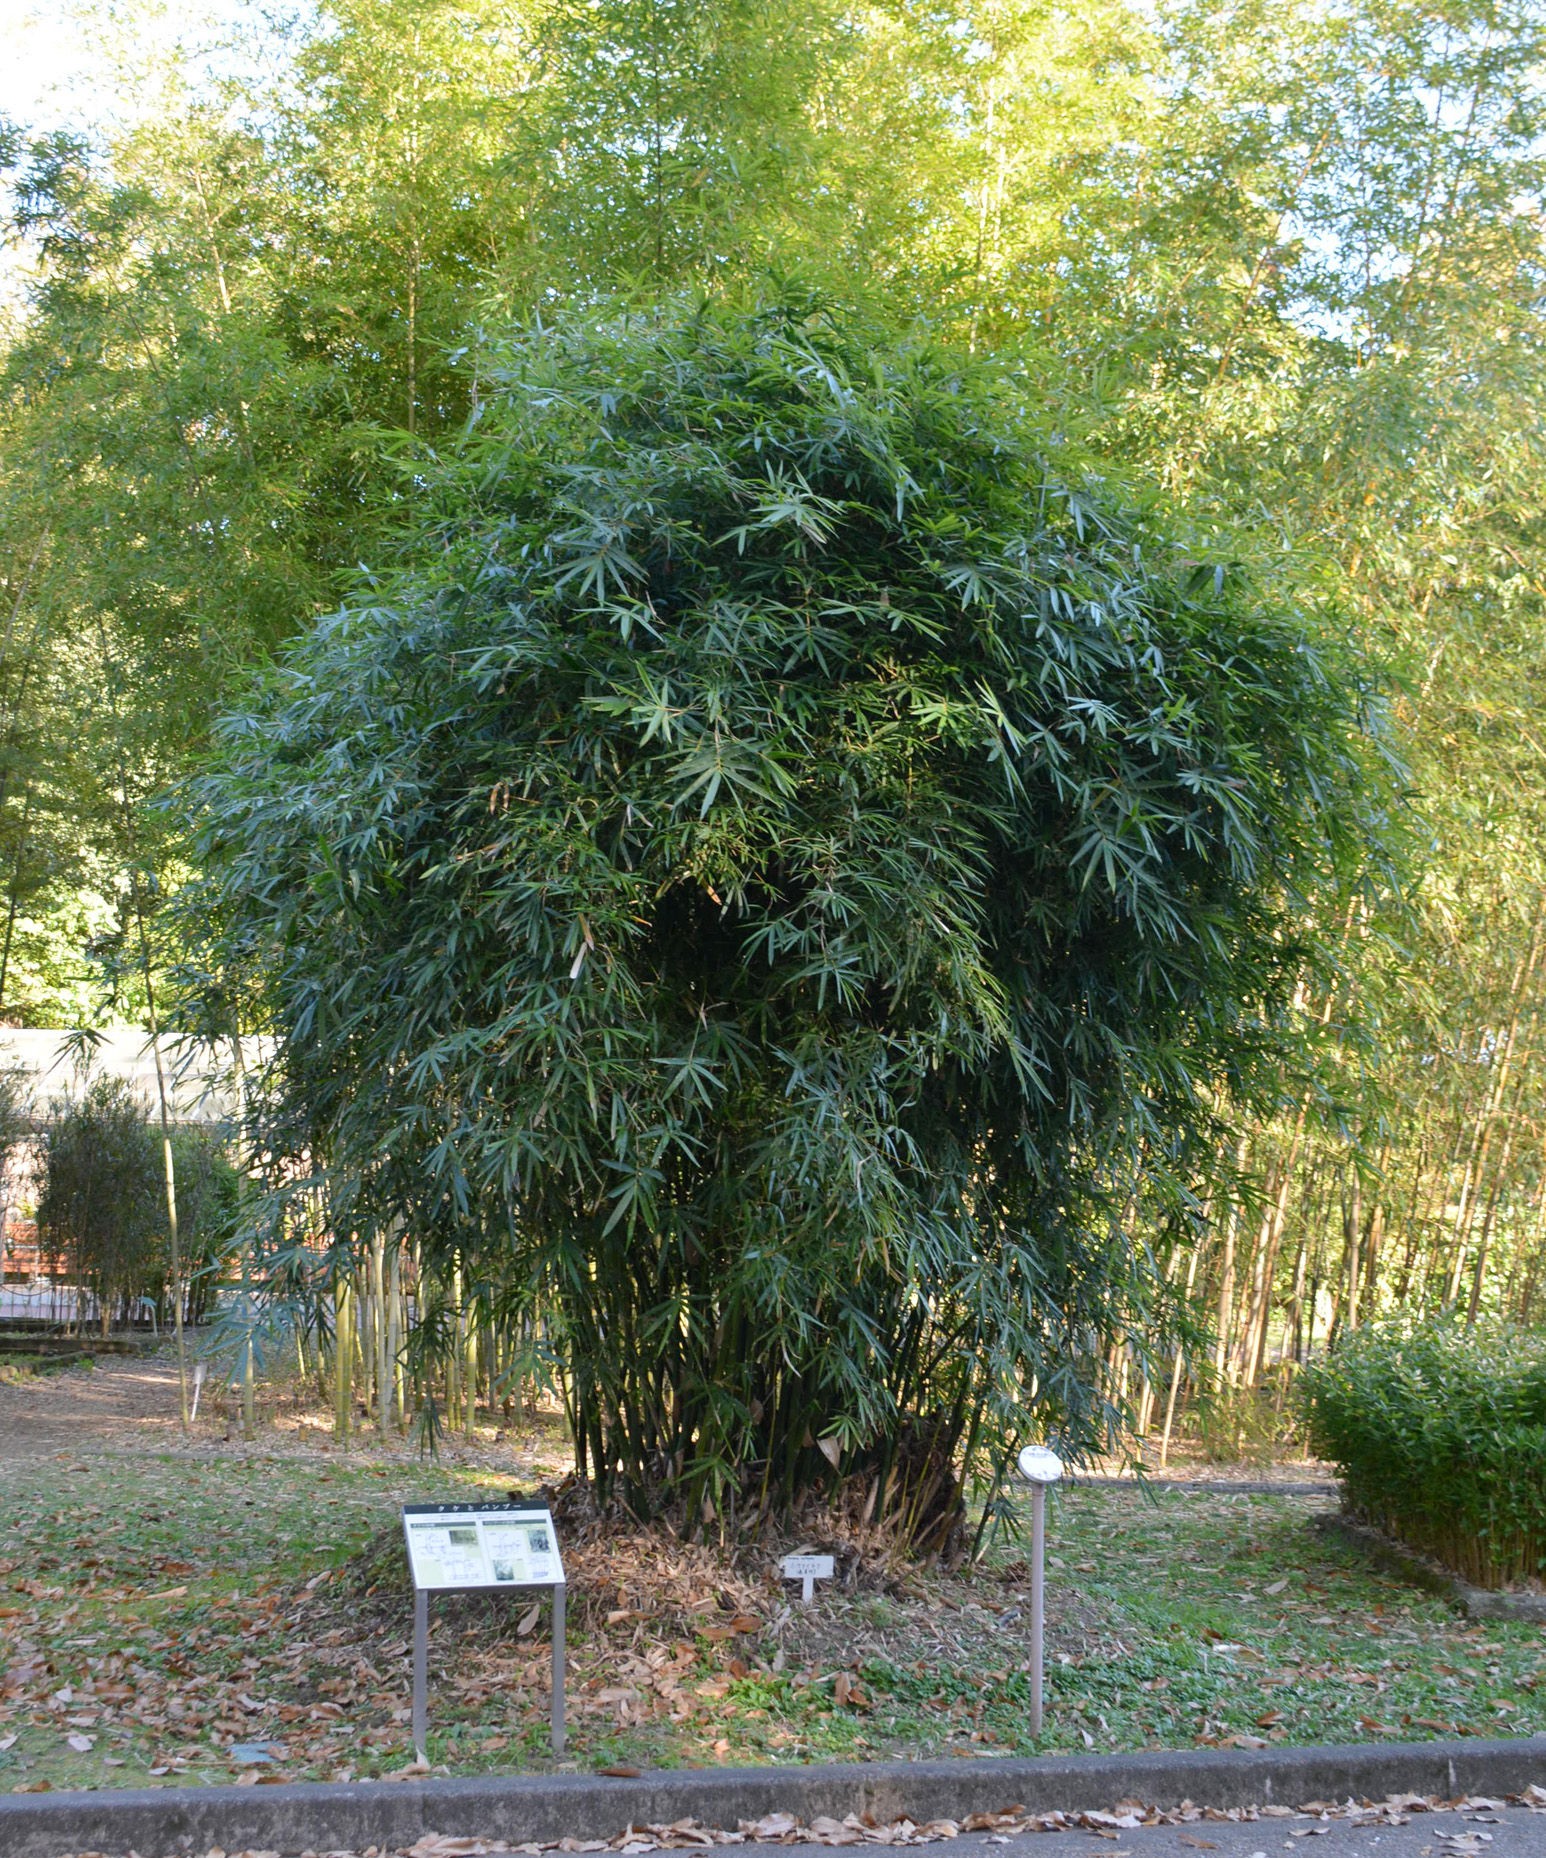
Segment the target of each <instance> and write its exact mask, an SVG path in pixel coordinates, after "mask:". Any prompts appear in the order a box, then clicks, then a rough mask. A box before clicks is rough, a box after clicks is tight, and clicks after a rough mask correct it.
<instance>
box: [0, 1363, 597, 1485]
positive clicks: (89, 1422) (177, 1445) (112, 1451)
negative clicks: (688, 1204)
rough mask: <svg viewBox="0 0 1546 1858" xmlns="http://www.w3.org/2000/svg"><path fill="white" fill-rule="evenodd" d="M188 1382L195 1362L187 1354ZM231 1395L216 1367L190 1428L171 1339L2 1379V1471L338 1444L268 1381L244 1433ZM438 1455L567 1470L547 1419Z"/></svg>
mask: <svg viewBox="0 0 1546 1858" xmlns="http://www.w3.org/2000/svg"><path fill="white" fill-rule="evenodd" d="M189 1366H190V1388H191V1370H192V1363H191V1361H190V1364H189ZM235 1414H236V1401H235V1396H234V1395H233V1396H232V1397H231V1399H230V1400H229V1402H228V1403H227V1402H223V1401H222V1397H221V1389H220V1385H219V1383H218V1381H217V1380H216V1379H215V1378H214V1377H213V1376H211V1377H210V1379H209V1380H208V1381H206V1383H205V1386H204V1389H203V1392H202V1394H201V1396H200V1399H199V1411H198V1416H197V1418H196V1420H195V1422H194V1424H193V1426H192V1427H191V1428H190V1430H189V1432H188V1433H187V1434H186V1435H185V1434H184V1433H183V1430H182V1427H181V1424H180V1423H179V1418H178V1398H177V1360H176V1357H175V1355H174V1354H173V1353H172V1350H171V1349H170V1348H169V1347H168V1348H165V1349H163V1350H161V1351H160V1353H158V1354H154V1355H144V1356H137V1357H136V1356H119V1355H111V1356H99V1357H98V1359H97V1362H96V1364H95V1366H92V1367H77V1368H66V1369H63V1370H62V1371H60V1372H59V1373H56V1374H41V1375H38V1376H37V1377H35V1378H34V1379H30V1380H23V1381H20V1382H16V1383H4V1382H0V1474H3V1472H4V1470H5V1467H6V1466H7V1465H16V1466H18V1467H20V1466H23V1465H26V1464H29V1463H35V1462H36V1461H37V1460H39V1459H42V1458H49V1457H65V1456H68V1457H72V1458H97V1457H103V1456H116V1455H119V1454H125V1453H134V1454H139V1453H144V1452H145V1451H147V1450H149V1451H153V1452H162V1453H174V1454H189V1455H192V1456H195V1457H207V1456H210V1455H212V1454H218V1455H219V1456H220V1457H222V1458H242V1457H251V1456H259V1457H265V1458H272V1457H276V1456H278V1457H305V1458H311V1457H315V1456H316V1455H317V1454H318V1453H319V1452H321V1453H323V1454H325V1455H326V1454H331V1453H332V1452H333V1451H334V1450H335V1449H336V1447H335V1445H334V1441H333V1434H332V1415H331V1413H330V1412H323V1411H322V1410H321V1409H320V1408H315V1407H312V1406H310V1405H304V1404H298V1403H297V1402H296V1401H295V1400H293V1399H292V1398H290V1397H288V1395H286V1396H284V1397H280V1396H278V1395H276V1391H275V1390H274V1389H272V1388H269V1387H265V1388H263V1389H262V1391H261V1393H260V1418H259V1426H258V1436H257V1438H256V1440H254V1441H253V1442H251V1443H248V1442H246V1441H244V1440H243V1439H242V1437H241V1432H240V1428H239V1425H238V1423H237V1421H236V1417H235ZM350 1450H351V1454H352V1455H355V1456H361V1457H365V1458H368V1459H369V1460H371V1461H372V1462H377V1461H381V1462H385V1461H388V1460H393V1459H399V1458H402V1459H415V1460H416V1459H417V1458H418V1456H419V1453H418V1448H417V1446H416V1445H415V1444H413V1443H412V1442H411V1441H409V1440H407V1439H402V1438H398V1437H397V1436H395V1435H393V1436H391V1437H388V1438H386V1439H383V1438H381V1437H380V1436H379V1435H378V1434H377V1433H376V1432H375V1431H374V1429H373V1428H372V1427H371V1426H370V1425H369V1424H368V1422H363V1421H362V1423H361V1428H360V1433H359V1435H358V1436H357V1438H356V1439H355V1440H353V1441H352V1442H351V1447H350ZM438 1462H439V1463H441V1464H443V1465H450V1466H463V1467H470V1468H474V1469H482V1470H496V1471H499V1472H509V1473H510V1474H511V1475H512V1476H526V1477H528V1478H530V1477H532V1476H538V1477H544V1476H549V1475H552V1474H554V1473H555V1472H556V1471H561V1470H562V1469H563V1467H564V1465H565V1464H566V1463H567V1450H566V1449H565V1448H564V1447H563V1445H562V1442H561V1441H560V1440H558V1439H557V1436H556V1434H555V1432H554V1428H553V1427H552V1426H551V1425H542V1424H540V1423H539V1424H538V1425H537V1426H536V1427H534V1428H533V1429H532V1431H531V1434H530V1436H526V1435H524V1434H523V1435H522V1436H521V1437H519V1438H517V1437H513V1436H510V1435H507V1434H504V1433H499V1432H496V1431H495V1430H494V1429H493V1428H492V1427H489V1426H483V1427H480V1428H479V1436H478V1437H477V1438H476V1439H475V1440H473V1441H468V1440H466V1439H464V1438H462V1437H460V1436H457V1435H451V1436H449V1437H447V1438H445V1439H444V1440H443V1441H442V1444H441V1447H440V1451H439V1459H438Z"/></svg>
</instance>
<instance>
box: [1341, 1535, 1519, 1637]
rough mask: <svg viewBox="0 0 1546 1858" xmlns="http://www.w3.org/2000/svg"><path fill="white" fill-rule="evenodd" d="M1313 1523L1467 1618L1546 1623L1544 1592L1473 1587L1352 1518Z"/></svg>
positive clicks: (1426, 1557)
mask: <svg viewBox="0 0 1546 1858" xmlns="http://www.w3.org/2000/svg"><path fill="white" fill-rule="evenodd" d="M1313 1522H1314V1526H1315V1527H1316V1528H1317V1529H1322V1530H1324V1531H1325V1532H1326V1534H1327V1535H1339V1536H1341V1537H1342V1539H1343V1541H1345V1542H1351V1543H1352V1544H1353V1545H1354V1547H1355V1548H1359V1549H1361V1550H1362V1551H1363V1552H1364V1554H1366V1555H1367V1556H1368V1557H1369V1559H1370V1560H1371V1561H1372V1562H1374V1563H1375V1565H1376V1566H1377V1567H1381V1568H1384V1569H1385V1570H1386V1571H1387V1572H1388V1573H1391V1574H1395V1575H1397V1576H1399V1577H1400V1578H1401V1579H1402V1580H1405V1581H1410V1582H1411V1583H1412V1585H1413V1586H1414V1587H1421V1588H1424V1589H1425V1590H1426V1591H1427V1592H1428V1593H1433V1594H1437V1595H1438V1596H1439V1598H1440V1599H1441V1600H1448V1601H1449V1602H1450V1604H1451V1605H1452V1606H1457V1607H1459V1609H1460V1611H1461V1612H1462V1613H1464V1614H1465V1616H1466V1618H1467V1619H1526V1620H1546V1593H1498V1592H1495V1591H1494V1590H1493V1589H1492V1588H1490V1587H1473V1586H1472V1585H1471V1583H1470V1582H1469V1581H1463V1580H1462V1579H1461V1578H1460V1576H1459V1575H1458V1574H1451V1573H1450V1571H1449V1569H1448V1568H1445V1567H1441V1566H1440V1565H1439V1563H1438V1562H1436V1561H1433V1560H1431V1559H1430V1558H1429V1557H1428V1556H1427V1555H1420V1554H1418V1553H1417V1551H1416V1550H1415V1549H1411V1548H1407V1547H1405V1546H1403V1544H1401V1543H1400V1542H1393V1541H1392V1540H1391V1539H1390V1537H1389V1536H1388V1535H1385V1534H1382V1532H1381V1531H1380V1530H1378V1529H1371V1528H1370V1527H1369V1525H1368V1524H1367V1523H1360V1522H1354V1520H1353V1519H1352V1517H1351V1516H1338V1515H1331V1516H1317V1517H1315V1518H1314V1519H1313Z"/></svg>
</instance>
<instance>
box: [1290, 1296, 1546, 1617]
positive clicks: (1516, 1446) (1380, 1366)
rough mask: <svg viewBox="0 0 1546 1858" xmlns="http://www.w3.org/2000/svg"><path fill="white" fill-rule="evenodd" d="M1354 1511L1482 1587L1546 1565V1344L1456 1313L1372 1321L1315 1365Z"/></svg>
mask: <svg viewBox="0 0 1546 1858" xmlns="http://www.w3.org/2000/svg"><path fill="white" fill-rule="evenodd" d="M1304 1397H1305V1404H1306V1407H1307V1411H1308V1415H1309V1428H1310V1437H1311V1440H1312V1442H1313V1444H1314V1445H1315V1447H1316V1448H1317V1449H1318V1450H1319V1451H1321V1452H1322V1453H1323V1454H1324V1455H1325V1456H1326V1457H1327V1458H1329V1459H1331V1460H1332V1461H1333V1462H1334V1463H1335V1464H1336V1465H1337V1467H1338V1469H1339V1470H1340V1472H1341V1474H1342V1479H1343V1490H1344V1494H1345V1498H1346V1502H1347V1505H1348V1508H1349V1509H1350V1510H1351V1511H1352V1512H1353V1514H1354V1515H1356V1516H1360V1517H1362V1518H1363V1519H1364V1520H1365V1521H1367V1522H1371V1523H1374V1524H1375V1525H1376V1526H1377V1527H1379V1528H1381V1529H1384V1530H1387V1531H1389V1532H1390V1533H1391V1534H1392V1535H1394V1536H1396V1537H1397V1538H1399V1539H1400V1540H1402V1541H1404V1542H1407V1543H1409V1544H1410V1545H1411V1546H1412V1547H1414V1548H1419V1549H1422V1550H1425V1551H1426V1552H1429V1553H1431V1554H1433V1555H1435V1556H1436V1557H1437V1558H1438V1559H1439V1560H1440V1561H1442V1562H1443V1563H1444V1564H1445V1565H1446V1566H1448V1567H1451V1568H1453V1569H1454V1570H1455V1572H1456V1573H1458V1574H1460V1575H1462V1576H1464V1578H1465V1579H1466V1580H1469V1581H1475V1582H1476V1583H1477V1584H1478V1585H1480V1586H1483V1587H1505V1586H1510V1585H1512V1584H1514V1583H1516V1582H1520V1581H1538V1580H1539V1579H1540V1578H1541V1575H1542V1573H1543V1571H1546V1347H1543V1345H1542V1340H1541V1337H1540V1335H1539V1333H1530V1332H1524V1331H1518V1330H1511V1329H1509V1328H1508V1327H1507V1326H1505V1325H1500V1324H1497V1323H1484V1324H1480V1325H1477V1326H1475V1327H1462V1326H1461V1325H1460V1324H1459V1323H1457V1322H1455V1321H1453V1320H1452V1319H1443V1320H1437V1321H1430V1322H1429V1323H1427V1324H1425V1325H1416V1326H1413V1325H1411V1324H1381V1323H1370V1324H1368V1325H1366V1326H1365V1327H1363V1328H1361V1329H1360V1330H1359V1331H1358V1333H1357V1335H1356V1336H1353V1337H1350V1338H1349V1339H1348V1340H1347V1341H1346V1342H1345V1343H1344V1344H1343V1346H1342V1347H1341V1348H1339V1349H1337V1351H1336V1352H1335V1354H1334V1355H1332V1356H1330V1357H1329V1358H1325V1359H1322V1360H1318V1361H1317V1362H1315V1363H1314V1364H1313V1365H1312V1366H1311V1367H1310V1368H1309V1369H1308V1370H1307V1372H1306V1375H1305V1383H1304Z"/></svg>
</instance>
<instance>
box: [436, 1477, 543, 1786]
mask: <svg viewBox="0 0 1546 1858" xmlns="http://www.w3.org/2000/svg"><path fill="white" fill-rule="evenodd" d="M403 1536H404V1539H405V1540H406V1542H407V1544H408V1569H409V1573H410V1574H411V1575H412V1577H413V1746H414V1750H415V1752H416V1753H417V1755H418V1758H419V1761H420V1762H421V1763H422V1762H423V1761H424V1759H425V1747H424V1745H425V1737H426V1733H427V1723H428V1705H427V1701H426V1694H425V1693H426V1690H427V1685H428V1671H429V1597H430V1595H431V1594H432V1593H469V1592H474V1591H477V1590H479V1589H483V1590H488V1589H493V1590H494V1591H496V1592H497V1591H498V1590H499V1589H500V1588H505V1589H508V1590H511V1591H513V1590H515V1589H517V1588H521V1587H546V1588H548V1589H549V1590H550V1591H551V1593H552V1596H553V1699H552V1704H553V1707H552V1723H553V1752H554V1754H555V1755H561V1754H562V1753H563V1751H564V1594H565V1587H564V1563H563V1558H562V1557H561V1556H560V1554H559V1552H558V1534H557V1531H556V1530H555V1529H554V1527H553V1517H552V1513H551V1511H549V1510H546V1509H543V1508H542V1507H541V1506H540V1505H538V1504H530V1503H408V1504H405V1505H404V1506H403Z"/></svg>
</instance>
